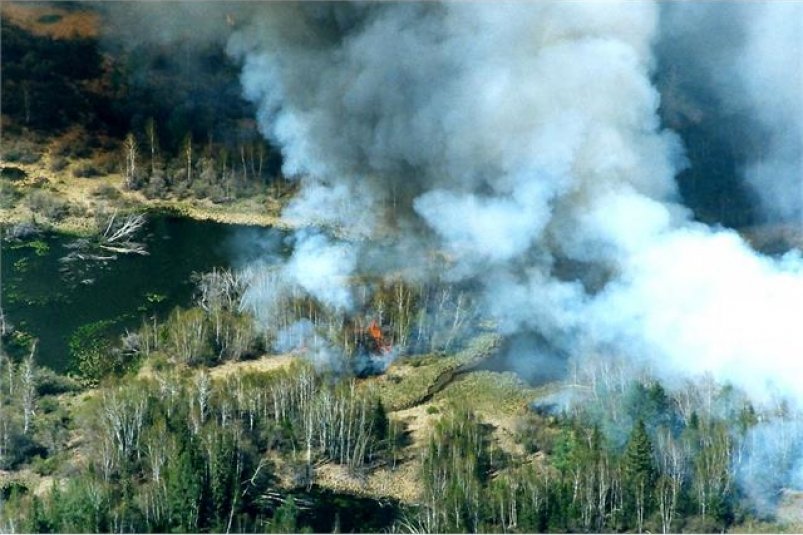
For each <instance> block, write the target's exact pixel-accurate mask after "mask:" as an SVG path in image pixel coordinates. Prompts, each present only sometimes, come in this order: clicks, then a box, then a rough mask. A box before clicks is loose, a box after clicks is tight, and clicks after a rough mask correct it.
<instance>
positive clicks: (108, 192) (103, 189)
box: [92, 184, 120, 200]
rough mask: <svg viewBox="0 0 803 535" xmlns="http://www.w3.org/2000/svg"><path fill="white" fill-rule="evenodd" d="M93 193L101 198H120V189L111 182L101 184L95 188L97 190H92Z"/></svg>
mask: <svg viewBox="0 0 803 535" xmlns="http://www.w3.org/2000/svg"><path fill="white" fill-rule="evenodd" d="M92 195H93V196H94V197H99V198H101V199H108V200H114V199H119V198H120V190H119V189H117V188H115V187H114V186H112V185H111V184H101V185H100V186H98V187H97V188H95V190H94V191H93V192H92Z"/></svg>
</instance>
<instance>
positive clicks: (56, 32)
mask: <svg viewBox="0 0 803 535" xmlns="http://www.w3.org/2000/svg"><path fill="white" fill-rule="evenodd" d="M0 10H2V11H0V13H2V17H3V18H4V19H6V20H8V21H9V22H11V23H12V24H14V25H16V26H19V27H20V28H22V29H24V30H27V31H29V32H31V33H33V34H35V35H43V36H48V37H52V38H54V39H70V38H75V37H85V38H86V37H96V36H97V35H98V29H99V28H100V15H99V14H98V13H96V12H94V11H90V10H88V9H79V10H66V9H62V8H60V7H56V6H42V5H31V4H23V3H22V2H2V3H0ZM43 17H44V19H43ZM47 17H51V19H48V18H47ZM56 17H61V18H59V19H57V20H55V19H56Z"/></svg>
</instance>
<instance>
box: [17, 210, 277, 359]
mask: <svg viewBox="0 0 803 535" xmlns="http://www.w3.org/2000/svg"><path fill="white" fill-rule="evenodd" d="M142 236H143V238H142V241H144V242H145V243H146V244H147V249H148V252H149V253H150V254H149V255H148V256H139V255H120V256H119V257H118V258H117V259H116V260H110V261H106V262H99V261H93V262H78V263H69V264H65V263H64V262H62V261H60V259H61V258H62V257H64V256H65V255H66V254H67V253H69V252H70V251H69V249H67V248H66V247H65V246H66V245H68V244H69V243H70V242H72V241H74V239H73V238H70V237H67V236H62V235H58V234H49V235H43V236H40V237H39V238H38V239H37V240H36V241H35V242H33V243H29V244H27V245H25V246H22V247H21V246H20V244H9V243H4V244H3V245H2V246H3V273H2V274H3V278H2V281H3V308H4V310H5V313H6V317H7V320H8V321H9V322H10V323H11V324H12V325H14V326H15V327H16V328H17V329H19V330H23V331H25V332H27V333H29V334H31V335H32V336H33V337H34V338H37V339H38V340H39V342H38V352H37V361H38V362H39V363H40V364H43V365H46V366H49V367H50V368H52V369H54V370H56V371H64V370H65V369H67V367H68V365H69V360H68V359H69V354H68V346H67V343H68V340H69V337H70V335H71V334H72V333H73V332H74V331H75V330H76V329H77V328H78V327H80V326H82V325H86V324H90V323H95V322H98V321H103V320H111V321H112V324H111V327H110V329H109V330H110V335H112V336H117V335H120V334H123V333H124V332H125V329H126V328H128V329H134V328H137V327H138V326H140V325H141V324H142V321H143V320H146V319H148V318H151V317H153V316H154V315H156V316H158V317H164V316H165V315H166V314H167V313H169V311H170V310H172V309H173V308H174V307H175V306H186V305H188V304H190V303H191V301H192V296H193V291H194V285H193V283H192V281H191V276H192V273H193V272H204V271H209V270H211V269H212V268H213V267H229V266H234V267H237V266H238V265H240V264H243V263H246V262H248V261H251V260H254V259H257V258H262V257H264V256H265V254H266V252H269V251H270V252H275V251H277V250H279V251H281V250H282V247H283V238H284V236H283V234H282V233H281V232H280V231H277V230H274V229H266V228H258V227H246V226H238V225H224V224H219V223H213V222H202V221H193V220H189V219H184V218H178V217H172V216H152V217H151V219H150V220H149V222H148V224H147V225H146V227H145V229H144V230H143V233H142Z"/></svg>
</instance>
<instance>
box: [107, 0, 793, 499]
mask: <svg viewBox="0 0 803 535" xmlns="http://www.w3.org/2000/svg"><path fill="white" fill-rule="evenodd" d="M171 5H172V4H171ZM178 6H181V7H178V8H176V9H179V10H181V11H182V13H183V15H182V16H183V17H184V20H183V21H182V24H185V25H186V24H187V22H186V20H187V17H189V18H190V19H192V20H195V19H197V20H198V21H199V24H201V22H200V21H205V22H203V24H211V22H212V21H215V23H219V22H220V20H221V17H223V18H225V15H226V14H230V20H233V21H234V22H233V25H231V26H229V27H222V26H221V27H220V28H219V32H220V33H218V30H215V31H209V32H206V30H204V31H202V32H199V33H198V34H197V35H200V36H204V38H209V39H212V38H213V36H214V38H215V39H221V35H224V36H225V37H226V45H225V46H226V47H227V50H228V52H229V54H231V55H232V57H234V58H237V59H239V60H240V61H241V62H242V75H241V82H242V86H243V91H244V94H245V96H246V97H247V98H248V99H249V100H251V101H253V102H254V103H255V104H256V105H257V106H258V110H259V115H258V120H259V124H260V128H261V131H262V132H263V134H264V135H265V136H266V137H267V138H268V139H269V140H270V141H271V142H272V143H274V144H276V145H277V146H279V147H281V150H282V154H283V158H284V171H285V173H286V174H288V175H290V176H294V177H297V178H298V180H300V182H301V186H302V187H301V191H300V193H299V195H298V196H297V198H296V199H295V200H294V201H293V202H292V204H291V205H290V206H289V207H288V208H287V210H286V213H285V216H286V217H287V218H288V219H292V220H295V221H298V222H301V223H308V224H311V225H316V227H317V228H319V229H322V230H317V231H316V230H304V231H300V232H299V233H298V236H297V237H296V245H295V252H294V253H293V255H292V257H291V258H290V260H289V261H287V262H286V263H285V264H284V265H283V266H282V267H281V268H280V272H279V274H278V275H277V276H278V277H279V278H280V279H281V280H283V281H286V282H287V283H292V284H297V285H301V286H302V287H303V288H304V289H305V290H306V292H308V293H309V294H310V295H312V296H314V297H315V298H316V299H318V300H319V301H321V302H323V303H325V304H327V305H328V306H330V307H333V308H337V309H344V310H347V309H348V308H349V307H350V306H352V296H351V293H350V292H351V290H350V287H349V285H348V279H349V277H350V276H352V275H356V274H365V273H375V274H381V273H385V272H394V273H396V272H399V273H405V274H407V276H408V277H410V278H411V279H416V280H419V279H423V280H426V279H427V278H429V277H432V276H434V271H435V269H436V268H434V267H432V263H431V262H429V260H428V259H429V258H430V255H431V254H432V252H433V251H440V252H443V253H445V255H446V256H447V257H448V259H449V262H448V263H447V266H448V267H447V272H446V275H445V277H446V279H447V280H450V281H452V282H459V283H464V284H470V285H472V287H474V288H476V292H477V295H478V296H479V297H478V299H479V301H480V303H481V305H480V307H479V308H480V311H481V313H482V314H483V315H486V316H488V317H490V318H492V319H493V320H495V321H496V322H497V325H498V329H499V330H500V331H501V332H503V333H505V334H507V335H520V334H528V333H531V334H534V335H536V336H537V337H538V339H539V340H542V341H544V343H542V344H539V348H538V350H537V351H536V350H533V351H531V352H529V353H528V352H522V353H521V354H517V355H512V362H513V364H512V365H513V366H514V367H515V368H516V369H517V371H520V372H521V373H523V374H525V375H526V374H527V372H528V369H537V368H538V367H539V365H541V363H542V362H547V361H549V362H553V361H554V359H555V358H556V356H557V357H561V358H569V357H575V358H577V357H578V356H579V357H580V358H582V355H584V354H590V353H595V354H602V355H612V356H617V357H622V356H625V357H627V358H629V359H631V360H632V361H634V362H636V363H639V364H645V365H647V366H649V367H650V368H651V369H653V370H654V371H655V372H656V373H657V374H658V375H659V376H660V377H662V378H664V379H666V380H668V381H669V382H670V383H671V382H672V381H673V379H674V378H677V377H684V376H687V375H695V374H704V373H710V374H712V375H713V376H714V377H715V378H716V379H717V380H720V381H727V382H731V383H733V384H734V385H736V386H738V387H739V388H741V389H744V390H745V391H747V392H748V393H749V394H750V395H751V396H753V397H754V398H755V399H757V400H759V401H765V402H766V401H770V400H772V399H774V398H775V397H776V396H778V395H780V396H785V397H789V398H791V399H794V400H795V401H796V402H798V403H799V402H801V401H803V399H801V395H802V394H801V389H800V385H801V384H803V329H801V318H802V317H803V258H802V257H801V254H800V252H799V251H790V252H788V253H787V254H785V255H784V256H783V257H778V258H770V257H767V256H763V255H761V254H758V253H756V252H755V251H753V250H752V249H751V248H750V247H749V246H748V245H747V244H746V243H745V241H743V240H742V238H740V237H739V235H738V234H737V233H736V232H735V231H734V230H730V229H728V228H725V227H722V226H709V225H706V224H703V223H701V222H699V220H698V219H696V218H695V210H694V209H695V207H694V206H687V205H686V204H684V199H683V198H682V197H681V195H680V193H679V189H678V185H677V182H676V176H677V175H678V174H679V173H680V172H682V171H683V170H684V169H686V168H687V167H688V166H689V165H693V164H694V162H693V161H690V160H689V159H688V158H687V157H686V156H685V151H686V149H685V147H684V143H683V141H682V139H681V137H680V136H679V135H678V134H677V133H675V132H674V131H673V130H672V129H670V127H669V125H667V124H665V123H663V122H662V120H661V118H660V117H661V116H663V117H668V116H669V117H680V118H681V119H679V121H681V122H685V123H686V124H701V125H702V126H701V128H714V127H716V125H717V124H735V123H738V124H739V125H741V127H742V129H733V134H728V133H727V132H719V133H718V134H717V135H719V136H721V137H724V138H725V139H724V141H723V140H722V139H720V140H719V142H724V143H730V144H732V145H734V146H737V147H739V146H740V143H741V141H742V140H740V139H738V138H737V134H739V133H741V132H744V131H745V130H753V131H754V134H753V136H754V138H749V139H746V140H745V147H744V156H743V160H742V161H740V162H739V163H738V166H737V167H738V176H737V177H736V179H735V181H734V183H735V184H736V186H735V187H739V188H744V190H745V191H746V192H747V194H749V195H753V196H755V197H756V198H757V199H759V200H760V206H761V212H762V216H761V218H760V219H761V220H763V221H773V222H795V223H796V224H800V221H801V214H802V213H803V185H802V184H803V172H802V163H801V158H802V157H803V156H802V155H803V142H802V136H803V133H802V131H801V129H802V128H803V126H801V125H803V79H802V77H803V74H802V73H803V65H801V61H803V60H802V59H801V58H803V53H802V51H801V40H802V39H803V37H802V36H803V28H802V27H801V25H802V24H803V12H802V11H803V4H800V3H791V2H790V3H782V2H778V3H767V4H764V3H760V4H759V3H756V4H746V5H742V4H738V5H737V4H722V3H706V4H676V3H672V4H670V5H658V4H653V3H648V2H637V3H621V4H618V3H617V4H614V3H592V2H587V3H579V2H578V3H575V2H561V3H543V2H539V3H514V2H505V3H496V4H479V3H447V4H431V3H426V4H419V3H401V4H371V5H363V4H336V5H331V4H313V5H298V4H269V5H263V4H259V5H255V4H247V5H245V6H235V7H232V6H222V7H220V6H219V7H213V6H212V5H210V4H202V5H200V6H198V5H197V4H189V3H188V4H184V5H182V4H178ZM111 9H112V11H114V10H115V9H116V8H113V7H112V8H111ZM139 9H140V8H137V10H139ZM141 9H142V11H141V12H140V14H142V13H143V12H147V11H148V10H149V9H154V8H150V7H143V8H141ZM126 16H127V17H132V16H133V15H132V13H131V12H130V9H129V13H127V14H126ZM143 16H145V15H144V14H143ZM165 19H166V18H161V17H160V18H159V19H157V21H156V24H155V26H156V29H155V30H154V31H155V33H157V34H158V35H159V36H160V38H163V37H164V35H165V32H167V34H169V32H170V29H169V28H168V27H166V26H164V25H165V24H166V23H164V22H161V21H163V20H165ZM163 26H164V27H163ZM202 27H203V28H206V27H208V26H207V25H203V26H202ZM216 28H217V27H216ZM140 38H141V37H140ZM667 65H671V66H672V67H673V68H672V72H666V71H661V69H662V68H663V67H665V66H667ZM656 78H661V79H662V80H664V81H666V84H664V85H662V88H667V90H666V92H665V97H666V98H664V99H663V100H662V94H661V93H660V92H659V89H658V86H657V85H656V83H655V80H656ZM670 90H671V94H670ZM712 103H714V104H715V105H712V106H711V107H710V110H713V111H709V108H708V107H707V106H709V104H712ZM661 106H663V108H661ZM709 113H710V114H713V116H712V115H708V114H709ZM720 119H721V121H720ZM728 121H730V122H728ZM729 135H731V137H728V136H729ZM748 142H749V143H748ZM703 174H704V171H703ZM380 248H381V254H380V252H379V251H380ZM566 266H571V268H570V269H569V268H567V267H566ZM271 288H274V286H269V287H265V286H264V285H254V286H253V287H252V288H251V293H250V295H249V296H248V298H249V300H250V302H251V303H253V306H254V307H255V308H260V307H269V306H270V302H271V297H270V295H269V294H270V291H271ZM515 347H517V348H520V344H517V345H515ZM800 483H803V482H800Z"/></svg>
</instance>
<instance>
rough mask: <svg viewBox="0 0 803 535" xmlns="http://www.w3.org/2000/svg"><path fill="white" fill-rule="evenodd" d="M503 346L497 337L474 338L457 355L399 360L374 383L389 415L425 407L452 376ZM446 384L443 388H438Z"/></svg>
mask: <svg viewBox="0 0 803 535" xmlns="http://www.w3.org/2000/svg"><path fill="white" fill-rule="evenodd" d="M498 344H499V337H498V336H497V335H495V334H482V335H480V336H477V337H476V338H474V339H473V340H472V341H471V342H470V343H469V344H468V347H466V349H464V350H462V351H460V352H459V353H455V354H453V355H438V354H432V355H424V356H415V357H408V358H403V359H399V360H398V361H396V362H394V363H393V364H392V365H391V366H390V369H389V370H388V372H387V373H386V374H385V375H383V376H382V377H379V378H377V379H376V381H375V382H374V386H375V387H376V388H377V389H378V393H379V395H380V396H382V400H383V402H384V403H385V406H386V407H387V408H388V410H389V411H391V412H393V411H399V410H403V409H406V408H409V407H412V406H414V405H417V404H419V403H421V402H422V401H423V400H425V399H426V398H427V397H429V396H431V395H432V394H434V393H435V391H437V390H439V389H440V388H442V387H443V386H445V384H446V383H448V381H449V380H451V377H450V374H453V373H454V372H456V371H458V370H459V369H461V368H466V367H470V366H472V365H474V364H477V363H479V362H481V361H482V360H484V359H486V358H488V357H489V356H491V354H492V353H493V351H494V350H495V349H496V347H497V345H498ZM439 382H442V383H443V384H440V385H439V384H438V383H439Z"/></svg>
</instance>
